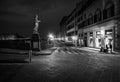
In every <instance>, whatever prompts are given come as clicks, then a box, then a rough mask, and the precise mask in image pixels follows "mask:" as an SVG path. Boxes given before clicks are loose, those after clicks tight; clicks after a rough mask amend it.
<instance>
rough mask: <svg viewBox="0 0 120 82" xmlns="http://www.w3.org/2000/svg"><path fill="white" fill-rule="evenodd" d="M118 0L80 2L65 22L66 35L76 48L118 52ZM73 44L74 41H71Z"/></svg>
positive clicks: (119, 16) (119, 10) (119, 1)
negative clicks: (109, 47) (103, 49)
mask: <svg viewBox="0 0 120 82" xmlns="http://www.w3.org/2000/svg"><path fill="white" fill-rule="evenodd" d="M119 4H120V0H82V1H81V2H79V3H77V4H76V7H75V8H74V10H73V11H72V12H71V13H70V15H68V18H67V20H66V22H67V24H66V28H67V31H66V35H67V36H68V37H69V38H71V39H68V40H72V41H73V39H72V37H73V36H77V38H76V39H75V40H76V43H77V44H78V46H86V47H93V48H100V46H101V45H104V46H106V45H107V44H109V43H111V44H112V46H113V50H120V44H119V42H120V5H119ZM73 42H74V41H73Z"/></svg>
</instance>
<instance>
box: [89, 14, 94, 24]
mask: <svg viewBox="0 0 120 82" xmlns="http://www.w3.org/2000/svg"><path fill="white" fill-rule="evenodd" d="M90 24H93V15H92V13H90V14H89V16H88V25H90Z"/></svg>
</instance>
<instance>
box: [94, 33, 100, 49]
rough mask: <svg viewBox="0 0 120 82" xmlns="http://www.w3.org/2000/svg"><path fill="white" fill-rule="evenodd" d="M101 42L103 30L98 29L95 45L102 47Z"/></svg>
mask: <svg viewBox="0 0 120 82" xmlns="http://www.w3.org/2000/svg"><path fill="white" fill-rule="evenodd" d="M100 43H101V31H96V37H95V47H96V48H100Z"/></svg>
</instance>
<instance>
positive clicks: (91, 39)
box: [88, 32, 94, 47]
mask: <svg viewBox="0 0 120 82" xmlns="http://www.w3.org/2000/svg"><path fill="white" fill-rule="evenodd" d="M88 43H89V47H94V38H93V32H90V33H89V40H88Z"/></svg>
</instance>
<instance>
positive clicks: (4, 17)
mask: <svg viewBox="0 0 120 82" xmlns="http://www.w3.org/2000/svg"><path fill="white" fill-rule="evenodd" d="M79 1H80V0H0V33H19V34H21V35H23V36H30V35H31V34H32V31H33V28H34V17H35V15H36V14H38V15H39V19H40V20H41V23H40V24H39V33H40V35H41V36H43V35H44V36H45V35H47V34H48V33H49V32H53V33H54V32H55V31H57V30H58V29H59V23H60V21H61V19H62V17H63V16H65V15H68V14H69V13H70V12H71V11H72V10H73V8H75V4H76V3H77V2H79Z"/></svg>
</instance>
